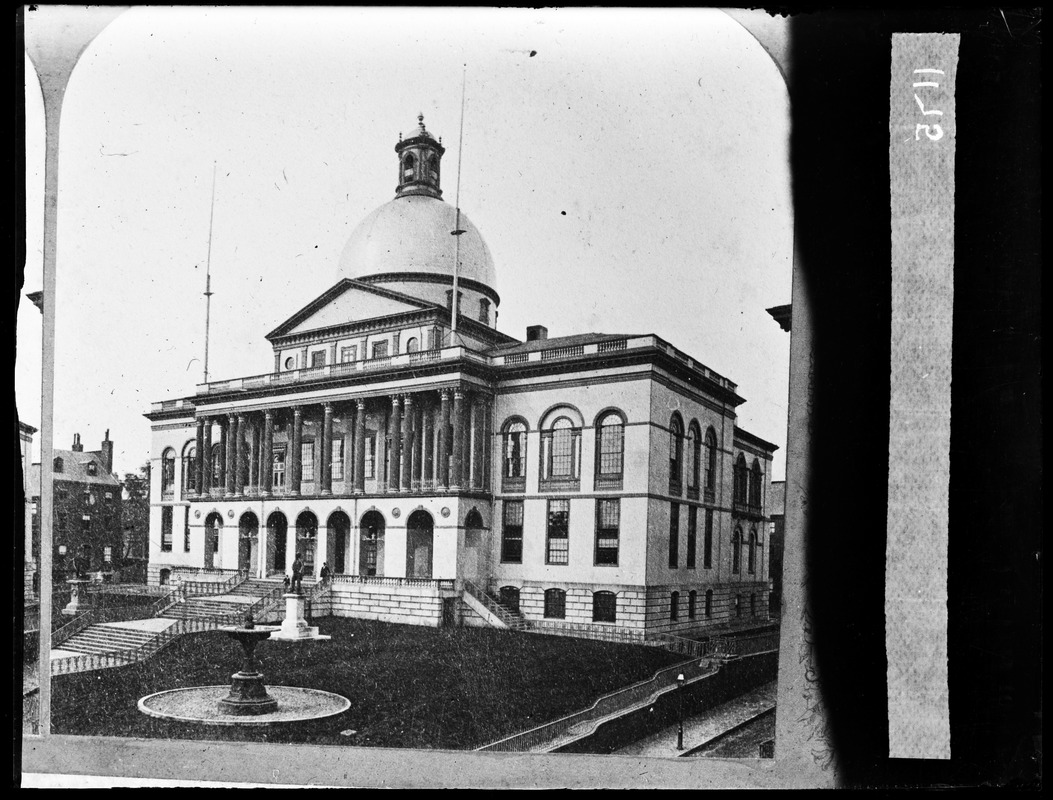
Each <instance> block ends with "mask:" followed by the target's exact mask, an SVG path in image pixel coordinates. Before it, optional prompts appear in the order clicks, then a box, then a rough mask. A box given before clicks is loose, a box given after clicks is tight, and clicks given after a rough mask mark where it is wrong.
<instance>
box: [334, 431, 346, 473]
mask: <svg viewBox="0 0 1053 800" xmlns="http://www.w3.org/2000/svg"><path fill="white" fill-rule="evenodd" d="M343 479H344V440H343V439H333V480H334V481H342V480H343Z"/></svg>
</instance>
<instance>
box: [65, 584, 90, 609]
mask: <svg viewBox="0 0 1053 800" xmlns="http://www.w3.org/2000/svg"><path fill="white" fill-rule="evenodd" d="M66 583H68V584H69V604H68V605H67V606H66V607H65V608H64V609H62V614H63V615H64V616H67V617H74V616H76V615H77V614H79V613H80V587H81V586H84V585H86V584H88V583H90V581H86V580H83V579H81V578H74V579H73V580H69V581H66Z"/></svg>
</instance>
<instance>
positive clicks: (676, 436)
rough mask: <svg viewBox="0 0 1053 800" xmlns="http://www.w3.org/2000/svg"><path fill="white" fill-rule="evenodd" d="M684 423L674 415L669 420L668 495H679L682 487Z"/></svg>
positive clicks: (677, 415)
mask: <svg viewBox="0 0 1053 800" xmlns="http://www.w3.org/2000/svg"><path fill="white" fill-rule="evenodd" d="M683 467H684V423H683V421H682V420H681V419H680V415H679V414H676V413H674V414H673V418H672V419H671V420H669V493H670V494H680V492H681V489H682V485H683Z"/></svg>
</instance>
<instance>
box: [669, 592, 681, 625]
mask: <svg viewBox="0 0 1053 800" xmlns="http://www.w3.org/2000/svg"><path fill="white" fill-rule="evenodd" d="M679 617H680V592H673V593H672V594H671V595H670V596H669V621H670V622H676V621H677V619H678V618H679Z"/></svg>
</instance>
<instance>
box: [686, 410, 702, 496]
mask: <svg viewBox="0 0 1053 800" xmlns="http://www.w3.org/2000/svg"><path fill="white" fill-rule="evenodd" d="M687 438H688V441H690V443H691V470H690V472H689V473H688V480H687V491H688V493H689V494H690V495H691V496H692V497H696V498H697V497H698V487H699V479H700V477H701V473H702V429H701V428H699V426H698V422H697V421H695V420H691V426H690V427H689V428H688V433H687Z"/></svg>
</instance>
